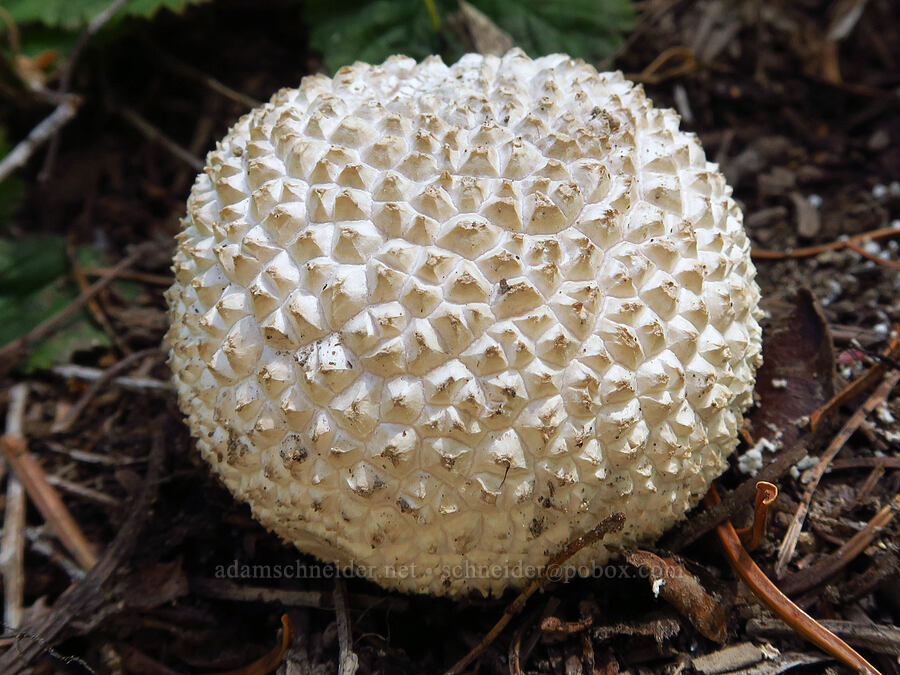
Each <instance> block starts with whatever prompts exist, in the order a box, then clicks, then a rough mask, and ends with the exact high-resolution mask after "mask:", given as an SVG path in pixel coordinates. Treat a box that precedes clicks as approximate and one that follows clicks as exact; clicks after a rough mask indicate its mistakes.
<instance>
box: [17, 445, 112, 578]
mask: <svg viewBox="0 0 900 675" xmlns="http://www.w3.org/2000/svg"><path fill="white" fill-rule="evenodd" d="M0 449H2V451H3V455H4V456H5V457H6V461H7V462H9V465H10V466H11V467H12V469H13V471H15V473H16V476H17V477H18V478H19V480H20V481H22V485H23V486H24V488H25V491H26V492H27V493H28V496H29V497H30V498H31V501H32V502H34V505H35V506H36V507H37V508H38V511H40V512H41V515H42V516H43V517H44V520H45V521H47V524H48V525H49V526H50V528H51V529H52V530H53V532H54V533H55V534H56V536H57V537H59V540H60V541H61V542H62V543H63V545H64V546H65V547H66V548H67V549H68V550H69V552H70V553H71V554H72V556H73V557H74V558H75V560H77V561H78V564H79V565H81V566H82V567H83V568H84V569H86V570H87V569H90V568H92V567H93V566H94V565H95V564H96V562H97V554H96V552H95V551H94V546H93V545H92V544H91V543H90V542H89V541H88V540H87V538H86V537H85V536H84V533H83V532H82V531H81V528H80V527H79V526H78V523H77V522H76V521H75V519H74V518H73V517H72V514H71V513H69V510H68V509H67V508H66V505H65V504H64V503H63V501H62V499H61V498H60V496H59V493H58V492H57V491H56V490H55V489H54V488H53V487H52V486H51V485H50V484H49V483H48V482H47V477H46V475H45V474H44V470H43V469H42V468H41V465H40V464H39V463H38V461H37V460H36V459H35V458H34V455H32V454H31V453H30V452H29V451H28V446H27V444H26V442H25V439H24V438H23V437H22V436H20V435H17V434H4V435H3V436H2V437H0Z"/></svg>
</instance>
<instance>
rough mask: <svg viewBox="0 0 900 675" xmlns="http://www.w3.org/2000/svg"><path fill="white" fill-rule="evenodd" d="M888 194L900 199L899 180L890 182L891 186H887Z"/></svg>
mask: <svg viewBox="0 0 900 675" xmlns="http://www.w3.org/2000/svg"><path fill="white" fill-rule="evenodd" d="M888 192H890V193H891V196H892V197H900V180H892V181H891V184H890V185H888Z"/></svg>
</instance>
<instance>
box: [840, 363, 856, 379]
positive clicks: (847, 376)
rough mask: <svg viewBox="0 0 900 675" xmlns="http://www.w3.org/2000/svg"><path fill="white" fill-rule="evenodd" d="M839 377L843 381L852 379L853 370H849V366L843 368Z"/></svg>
mask: <svg viewBox="0 0 900 675" xmlns="http://www.w3.org/2000/svg"><path fill="white" fill-rule="evenodd" d="M841 377H843V378H844V379H845V380H849V379H851V378H852V377H853V368H851V367H850V366H844V367H843V368H841Z"/></svg>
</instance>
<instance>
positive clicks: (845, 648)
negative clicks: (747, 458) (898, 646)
mask: <svg viewBox="0 0 900 675" xmlns="http://www.w3.org/2000/svg"><path fill="white" fill-rule="evenodd" d="M718 500H719V495H718V493H717V492H716V488H715V487H712V488H710V491H709V493H707V495H706V499H705V503H707V504H708V505H714V504H716V503H717V502H718ZM716 533H717V534H718V535H719V541H720V542H721V543H722V549H723V550H724V551H725V554H726V555H727V556H728V560H729V562H730V563H731V566H732V568H733V569H734V571H735V572H737V574H738V576H740V578H741V579H742V580H743V582H744V583H745V584H747V586H749V587H750V589H751V590H752V591H753V592H754V593H755V594H756V596H757V597H758V598H759V599H760V600H761V601H762V602H763V604H764V605H766V607H768V608H769V609H771V610H772V611H773V612H775V614H776V615H778V617H779V618H780V619H781V620H782V621H784V622H785V623H786V624H787V625H789V626H790V627H791V628H793V629H794V631H796V632H797V633H798V634H799V635H801V636H803V637H804V638H805V639H807V640H809V641H810V642H812V643H813V644H814V645H816V646H817V647H819V648H820V649H822V650H823V651H825V652H827V653H828V654H831V655H832V656H833V657H835V658H836V659H838V660H840V661H841V662H842V663H844V664H846V665H848V666H850V667H851V668H854V669H855V670H856V671H857V672H859V673H869V674H871V675H877V674H878V670H877V669H876V668H875V667H874V666H873V665H872V664H871V663H869V662H868V661H866V660H865V659H864V658H863V657H862V656H860V655H859V654H858V653H857V652H856V651H855V650H854V649H853V648H852V647H851V646H850V645H848V644H847V643H846V642H844V641H843V640H841V639H840V638H839V637H837V636H836V635H835V634H834V633H832V632H831V631H829V630H828V629H827V628H825V627H824V626H822V624H820V623H819V622H817V621H816V620H815V619H813V618H812V617H811V616H809V615H808V614H807V613H806V612H804V611H803V610H802V609H800V608H799V607H797V605H795V604H794V603H793V602H791V600H790V598H788V597H787V596H786V595H785V594H784V593H782V592H781V591H780V590H778V587H777V586H775V584H773V583H772V581H771V580H770V579H769V578H768V577H767V576H766V575H765V574H763V571H762V570H761V569H759V567H757V565H756V563H755V562H753V558H751V557H750V554H749V553H747V551H746V550H744V547H743V546H741V540H740V538H739V537H738V535H737V532H735V530H734V526H732V524H731V523H730V522H729V521H725V522H724V523H722V524H721V525H718V526H716Z"/></svg>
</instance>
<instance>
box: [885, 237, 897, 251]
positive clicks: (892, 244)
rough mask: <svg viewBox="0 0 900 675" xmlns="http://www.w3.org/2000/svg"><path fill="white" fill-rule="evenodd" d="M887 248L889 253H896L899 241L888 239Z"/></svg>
mask: <svg viewBox="0 0 900 675" xmlns="http://www.w3.org/2000/svg"><path fill="white" fill-rule="evenodd" d="M887 248H888V251H890V252H891V253H896V252H897V251H900V242H898V241H897V240H896V239H888V242H887Z"/></svg>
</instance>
